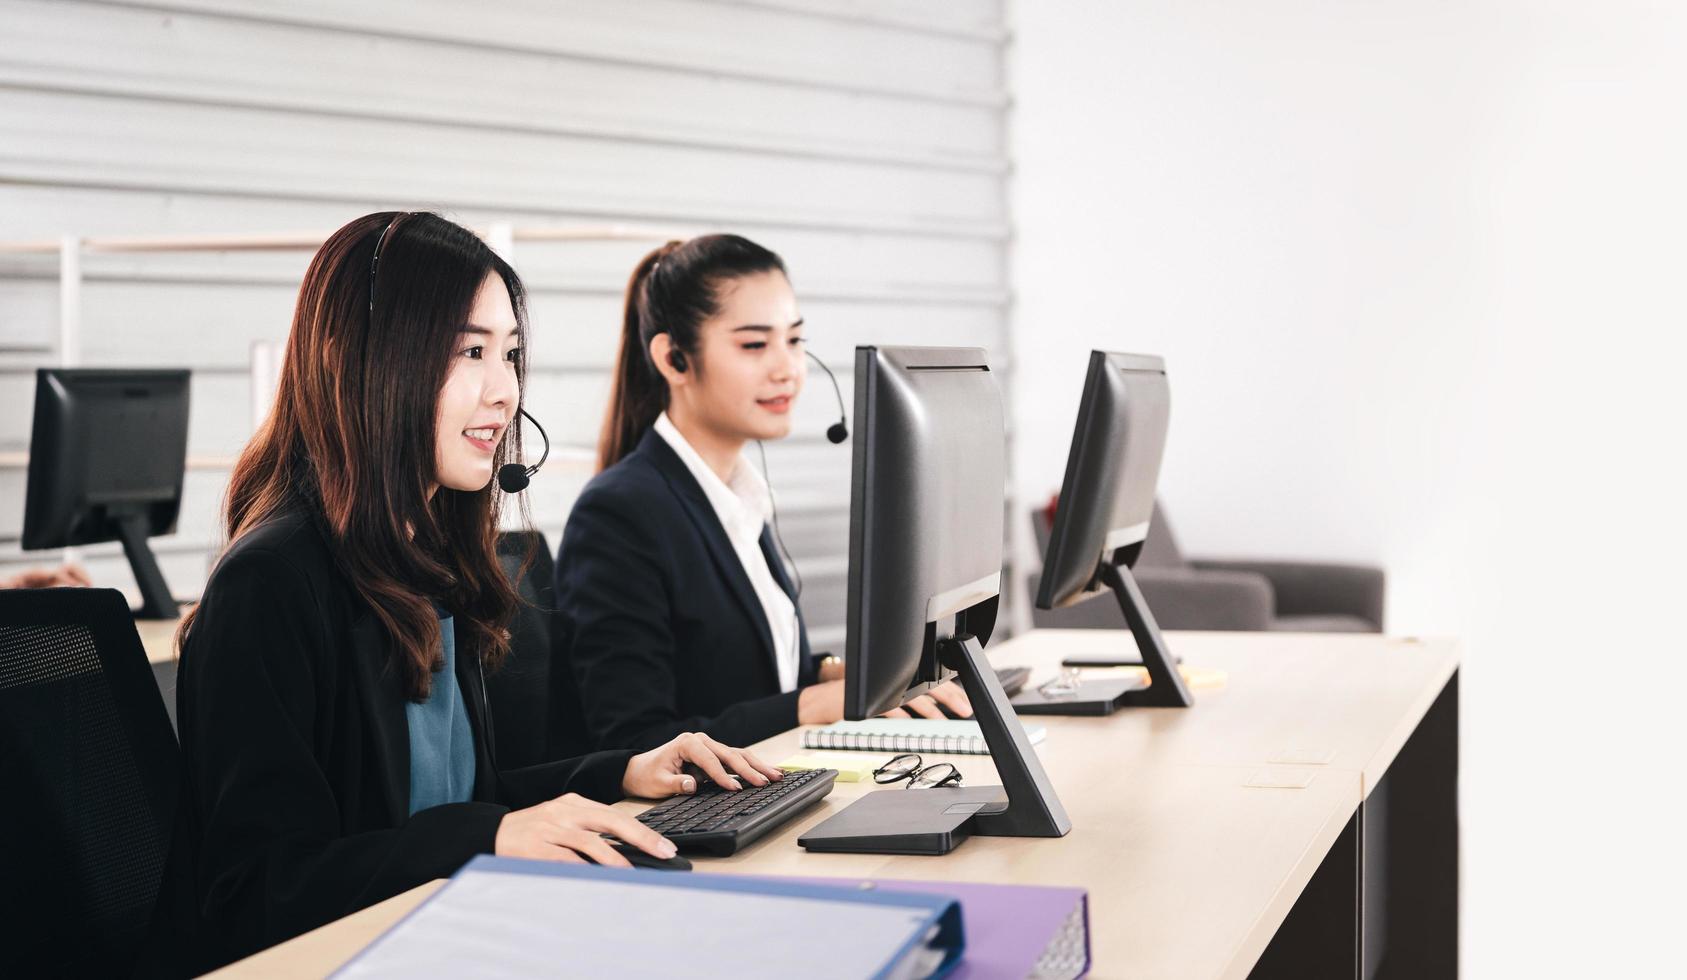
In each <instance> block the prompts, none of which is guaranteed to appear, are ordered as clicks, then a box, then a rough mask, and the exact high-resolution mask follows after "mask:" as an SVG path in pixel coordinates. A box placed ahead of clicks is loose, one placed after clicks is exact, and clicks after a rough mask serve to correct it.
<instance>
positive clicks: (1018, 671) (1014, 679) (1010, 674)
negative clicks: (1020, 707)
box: [996, 667, 1031, 698]
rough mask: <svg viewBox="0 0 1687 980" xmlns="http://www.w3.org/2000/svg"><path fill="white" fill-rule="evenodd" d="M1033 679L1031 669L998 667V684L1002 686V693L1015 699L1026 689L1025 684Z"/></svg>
mask: <svg viewBox="0 0 1687 980" xmlns="http://www.w3.org/2000/svg"><path fill="white" fill-rule="evenodd" d="M1030 679H1031V668H1029V667H997V668H996V683H998V684H1000V685H1002V693H1003V694H1006V695H1007V696H1008V697H1010V698H1011V697H1013V696H1014V695H1015V694H1018V693H1019V692H1020V691H1022V690H1024V689H1025V682H1026V681H1028V680H1030Z"/></svg>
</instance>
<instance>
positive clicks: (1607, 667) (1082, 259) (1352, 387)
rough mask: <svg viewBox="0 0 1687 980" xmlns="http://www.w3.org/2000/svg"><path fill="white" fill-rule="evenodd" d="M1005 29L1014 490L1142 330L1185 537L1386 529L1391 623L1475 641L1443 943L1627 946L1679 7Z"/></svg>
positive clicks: (1624, 956) (1671, 576) (1391, 2)
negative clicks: (1088, 365)
mask: <svg viewBox="0 0 1687 980" xmlns="http://www.w3.org/2000/svg"><path fill="white" fill-rule="evenodd" d="M1013 26H1014V31H1015V39H1014V47H1013V51H1012V54H1011V65H1012V86H1013V91H1014V99H1015V109H1014V113H1013V119H1012V123H1011V125H1012V131H1013V137H1012V138H1013V155H1014V159H1015V165H1016V175H1015V180H1014V184H1013V189H1012V199H1013V217H1014V221H1015V225H1016V247H1015V256H1014V259H1013V276H1014V280H1015V291H1016V307H1015V311H1014V319H1013V335H1014V343H1015V346H1016V348H1017V350H1018V356H1017V360H1016V364H1017V368H1018V370H1017V373H1016V376H1015V385H1016V405H1017V411H1016V419H1015V422H1016V426H1017V430H1018V434H1019V436H1020V438H1019V439H1018V440H1017V442H1016V448H1015V452H1016V458H1015V468H1016V473H1017V479H1018V481H1019V487H1020V490H1021V492H1022V493H1023V494H1024V495H1026V497H1027V498H1028V499H1034V498H1036V497H1038V496H1040V495H1046V494H1047V493H1049V492H1051V491H1052V490H1053V489H1055V488H1056V486H1057V485H1058V482H1059V478H1060V471H1061V470H1060V467H1061V466H1062V464H1063V462H1064V458H1065V457H1064V454H1065V446H1066V442H1067V440H1068V439H1069V438H1070V432H1071V424H1072V423H1071V419H1072V412H1073V410H1074V409H1075V407H1076V398H1077V392H1076V386H1077V380H1078V378H1079V376H1080V372H1081V371H1082V370H1083V361H1084V353H1085V352H1086V351H1087V350H1088V349H1089V348H1091V347H1110V348H1114V349H1122V350H1139V351H1150V352H1157V353H1161V354H1164V355H1165V356H1166V358H1167V361H1168V366H1169V369H1170V372H1171V377H1172V383H1173V413H1172V414H1173V422H1172V433H1171V439H1170V443H1169V446H1168V456H1167V460H1166V464H1165V471H1164V476H1163V491H1164V493H1163V496H1164V498H1165V500H1166V501H1167V504H1168V507H1169V508H1170V513H1171V515H1172V518H1173V521H1174V524H1175V525H1176V528H1177V530H1178V532H1179V534H1180V536H1181V537H1182V538H1183V540H1184V543H1185V545H1186V547H1187V548H1188V549H1189V550H1191V551H1195V552H1204V553H1209V554H1211V553H1224V554H1252V555H1282V556H1304V557H1329V558H1341V559H1354V560H1363V561H1374V562H1379V563H1381V564H1384V565H1386V566H1387V569H1388V572H1389V575H1390V588H1389V604H1390V614H1389V627H1390V630H1391V631H1393V632H1403V633H1406V632H1452V633H1459V634H1462V635H1463V636H1464V637H1465V638H1466V640H1467V641H1468V657H1467V662H1466V667H1465V670H1464V672H1463V673H1464V691H1463V694H1464V720H1463V723H1464V729H1463V732H1464V762H1465V771H1464V776H1463V784H1462V794H1463V796H1462V812H1463V819H1464V844H1465V851H1464V860H1465V884H1464V913H1465V923H1466V930H1465V933H1464V937H1463V938H1464V955H1465V963H1466V966H1467V972H1468V973H1469V974H1470V975H1472V976H1490V975H1505V976H1542V975H1566V974H1568V975H1576V974H1581V975H1587V974H1590V973H1593V974H1602V975H1624V973H1625V970H1628V971H1632V973H1633V974H1640V973H1642V972H1645V970H1646V968H1645V967H1643V966H1642V964H1646V963H1649V962H1651V963H1655V962H1657V960H1656V959H1655V957H1656V956H1657V955H1658V954H1659V950H1660V948H1661V946H1662V943H1663V942H1664V937H1665V936H1666V935H1667V932H1666V931H1665V930H1666V928H1668V927H1666V925H1665V923H1666V913H1665V911H1664V903H1665V902H1668V903H1669V904H1672V905H1673V906H1674V907H1675V908H1677V909H1678V908H1679V901H1678V900H1676V899H1673V898H1669V897H1668V896H1672V895H1673V894H1674V892H1673V889H1672V888H1671V887H1670V886H1671V885H1672V883H1673V881H1674V880H1676V878H1675V876H1677V875H1678V874H1679V872H1680V870H1681V868H1682V865H1681V864H1680V862H1679V858H1680V855H1681V852H1682V846H1681V845H1680V844H1679V843H1678V839H1679V838H1678V837H1677V836H1676V834H1675V831H1674V829H1673V826H1672V825H1679V822H1680V821H1679V813H1678V811H1675V810H1674V809H1673V807H1672V806H1671V805H1670V803H1669V802H1667V801H1672V800H1673V799H1674V798H1675V797H1676V796H1678V795H1679V794H1678V791H1676V790H1675V788H1674V787H1673V786H1672V785H1670V784H1671V783H1673V781H1674V778H1673V774H1674V773H1675V772H1676V771H1678V770H1679V758H1680V751H1681V748H1682V745H1683V739H1682V736H1681V734H1680V732H1681V729H1680V726H1679V724H1678V723H1676V722H1675V720H1674V718H1675V715H1676V713H1677V711H1678V709H1677V705H1678V704H1679V702H1680V698H1681V692H1682V691H1683V682H1684V681H1687V676H1684V672H1683V669H1682V666H1681V664H1682V659H1683V655H1684V654H1687V640H1684V639H1683V637H1684V635H1687V634H1684V633H1683V631H1682V630H1681V627H1680V619H1679V616H1678V615H1677V610H1678V609H1679V608H1680V606H1681V602H1680V599H1679V597H1680V596H1681V595H1682V594H1683V587H1684V586H1687V580H1684V579H1687V577H1684V576H1683V574H1682V571H1681V569H1682V567H1683V566H1682V565H1681V564H1680V561H1681V556H1682V555H1683V546H1684V545H1687V532H1684V524H1683V517H1682V510H1683V504H1682V502H1683V500H1687V484H1684V480H1683V476H1682V472H1681V471H1682V468H1681V466H1680V465H1679V462H1678V460H1679V459H1680V456H1681V450H1680V448H1679V447H1680V445H1681V444H1682V442H1683V441H1684V440H1683V432H1682V429H1683V424H1682V423H1683V421H1684V420H1687V399H1684V397H1683V394H1682V392H1683V385H1682V383H1681V381H1680V380H1679V379H1680V374H1681V371H1682V365H1683V364H1684V363H1687V342H1684V341H1683V339H1682V334H1683V328H1684V326H1687V296H1684V292H1683V289H1682V287H1681V283H1682V281H1683V270H1684V269H1687V261H1684V260H1687V237H1684V235H1683V232H1682V229H1683V228H1684V227H1687V187H1684V178H1683V176H1682V175H1683V174H1687V122H1684V120H1687V114H1684V113H1683V111H1682V101H1681V98H1682V93H1683V92H1684V91H1687V68H1683V67H1682V64H1683V59H1681V58H1680V52H1681V51H1682V50H1684V49H1687V47H1684V42H1687V11H1683V10H1681V9H1680V8H1679V7H1677V6H1675V5H1668V4H1662V3H1655V4H1648V3H1641V2H1634V0H1623V2H1610V3H1604V4H1597V5H1591V4H1576V3H1570V2H1545V3H1542V2H1523V0H1517V2H1499V0H1461V2H1451V0H1449V2H1439V3H1425V2H1422V0H1377V2H1371V3H1363V4H1356V3H1350V2H1335V0H1329V2H1300V3H1295V2H1288V0H1272V2H1240V0H1235V2H1217V0H1204V2H1184V3H1175V4H1174V3H1138V4H1113V3H1090V2H1085V3H1081V4H1080V3H1065V4H1059V5H1051V4H1036V3H1021V4H1018V5H1016V8H1015V10H1014V12H1013ZM1666 868H1667V869H1668V870H1666ZM1666 889H1669V890H1666Z"/></svg>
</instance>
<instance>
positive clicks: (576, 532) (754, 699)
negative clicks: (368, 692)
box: [553, 235, 971, 749]
mask: <svg viewBox="0 0 1687 980" xmlns="http://www.w3.org/2000/svg"><path fill="white" fill-rule="evenodd" d="M806 377H807V362H806V360H805V357H804V350H803V321H802V317H801V315H800V314H799V313H798V312H797V300H796V295H795V294H794V293H793V292H792V290H791V284H790V282H789V280H788V279H787V278H786V274H785V264H784V262H783V261H781V260H780V258H779V256H778V255H776V254H774V253H773V252H771V251H769V250H767V249H765V248H763V247H761V246H760V245H757V244H756V243H754V242H752V241H749V240H748V239H745V238H741V237H739V236H737V235H705V236H703V237H700V238H694V239H691V240H690V241H687V242H669V243H668V244H666V245H664V246H662V247H661V248H659V249H657V250H655V251H654V252H651V253H650V254H649V255H647V256H645V257H644V259H643V261H641V262H640V263H639V264H638V266H637V268H635V269H634V270H633V275H632V279H631V281H630V282H629V283H628V285H627V300H626V309H625V313H624V315H623V319H622V327H621V352H620V356H619V359H618V361H617V363H616V368H615V381H614V390H613V391H612V393H611V395H610V403H609V412H608V415H607V417H606V418H605V419H604V423H603V435H602V438H601V440H600V443H599V458H598V459H599V466H600V469H601V472H600V473H599V474H598V475H597V476H596V477H595V478H593V480H592V481H591V483H590V484H588V485H587V486H586V489H585V490H584V491H583V492H582V493H581V495H580V498H579V500H578V501H576V503H575V505H574V510H573V512H572V513H571V514H570V515H569V518H568V526H567V528H566V530H565V531H564V532H563V538H562V546H561V549H560V551H559V553H558V556H557V562H556V568H557V573H556V574H557V581H556V586H557V588H556V596H557V608H558V609H559V610H560V611H561V612H562V613H563V614H564V616H565V618H566V619H567V621H568V626H569V635H568V637H567V639H566V640H565V641H564V642H563V643H562V644H560V645H559V648H558V649H559V662H558V663H556V664H555V665H554V666H553V671H556V672H562V673H563V674H564V675H565V676H566V677H569V678H571V679H572V680H573V681H574V683H575V685H576V686H577V688H578V695H579V712H578V715H577V717H571V716H570V715H571V713H570V712H569V711H568V708H569V707H570V706H567V705H553V718H555V719H556V720H557V721H558V722H559V723H561V725H562V730H563V731H565V732H567V731H569V730H570V729H572V732H571V734H572V741H575V742H577V743H578V744H579V746H580V747H582V748H586V747H589V748H597V749H607V748H624V749H640V748H647V747H649V746H652V745H657V744H660V743H661V742H663V741H664V740H666V739H668V738H671V737H672V736H673V734H674V733H675V732H681V731H688V730H696V731H701V732H704V733H707V734H708V735H710V736H712V737H713V738H715V739H718V740H721V741H725V742H728V743H730V744H733V745H748V744H750V743H752V742H756V741H760V740H761V739H764V738H767V737H769V736H771V735H776V734H778V733H779V732H782V731H785V730H787V729H790V728H793V727H795V726H797V725H799V724H825V723H829V722H833V721H837V720H839V719H841V718H842V717H843V680H842V677H843V670H842V665H841V664H838V663H836V661H835V660H833V661H829V662H827V663H826V664H825V665H822V664H821V663H820V658H817V657H815V656H814V655H813V654H812V653H811V652H810V650H809V645H808V635H807V631H806V630H805V629H804V626H803V621H802V613H801V611H800V610H799V609H798V608H797V607H796V600H795V596H794V594H793V590H792V587H791V580H790V578H789V576H788V575H787V573H786V569H785V566H784V563H783V562H782V561H781V560H780V558H779V556H778V551H777V550H776V549H775V547H774V539H773V535H772V532H771V531H770V529H769V527H768V525H767V519H768V517H769V515H770V512H771V497H770V494H769V490H768V487H767V484H766V482H765V481H764V480H763V478H762V476H761V474H759V473H758V472H756V470H755V469H754V468H753V467H752V466H751V465H750V464H749V462H748V461H747V460H745V459H744V458H743V456H742V451H743V449H744V447H745V445H746V444H747V443H748V442H750V441H752V440H755V441H761V440H767V439H780V438H783V437H785V436H786V435H788V434H789V433H790V431H791V409H792V407H793V406H794V404H795V402H796V399H797V396H798V395H799V394H800V393H801V392H802V386H803V381H804V379H805V378H806ZM932 694H933V696H935V698H936V700H933V697H922V698H920V699H917V700H916V701H914V702H912V703H911V704H910V705H909V707H910V708H911V709H912V710H914V711H916V712H918V713H920V714H924V715H928V716H930V717H937V718H941V717H943V713H942V710H941V708H940V707H939V704H938V702H939V701H941V702H942V703H943V704H944V705H946V706H948V707H949V708H950V709H951V710H953V711H954V712H955V713H957V714H959V715H962V716H966V715H970V714H971V707H970V705H968V704H967V701H966V696H965V694H964V693H962V691H961V689H960V688H959V686H957V685H954V684H947V685H944V686H942V687H940V688H938V689H937V690H935V691H933V692H932ZM894 713H896V714H905V712H903V711H901V710H900V709H898V711H897V712H894ZM564 741H570V739H568V738H566V737H565V739H564Z"/></svg>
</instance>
